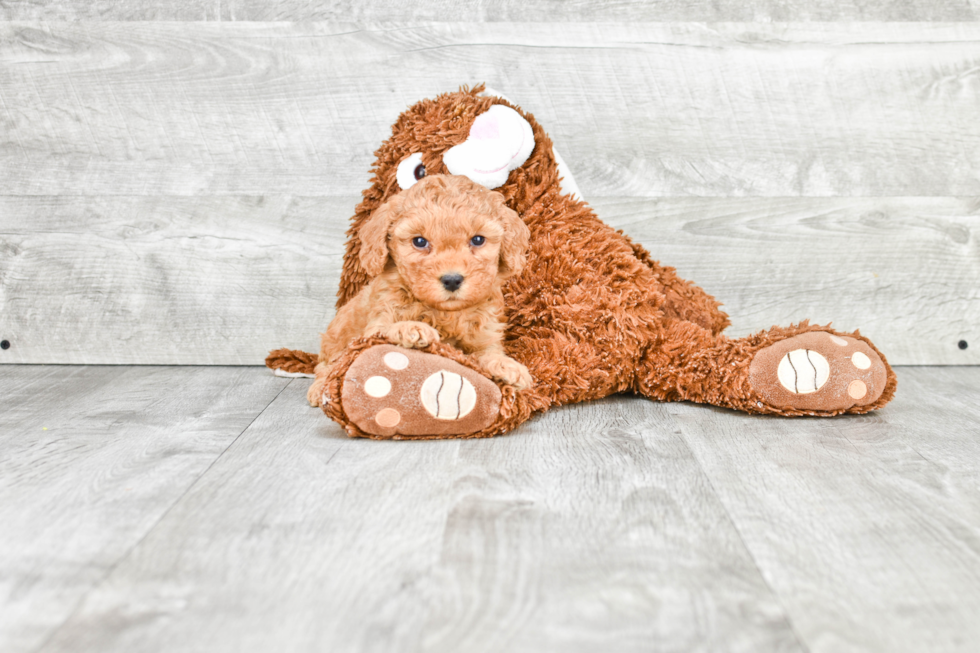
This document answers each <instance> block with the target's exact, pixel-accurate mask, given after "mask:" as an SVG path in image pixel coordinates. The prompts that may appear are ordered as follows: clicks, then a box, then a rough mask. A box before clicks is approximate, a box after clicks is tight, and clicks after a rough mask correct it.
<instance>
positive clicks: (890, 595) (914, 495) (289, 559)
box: [0, 366, 980, 653]
mask: <svg viewBox="0 0 980 653" xmlns="http://www.w3.org/2000/svg"><path fill="white" fill-rule="evenodd" d="M899 380H900V385H899V395H898V397H897V399H896V400H895V401H894V402H893V403H892V404H891V405H890V406H888V407H887V408H886V409H884V410H883V411H880V412H878V413H876V414H873V415H867V416H861V417H848V418H838V419H833V420H818V419H794V420H791V419H778V418H771V417H754V416H747V415H740V414H736V413H733V412H729V411H725V410H720V409H713V408H707V407H702V406H694V405H688V404H657V403H653V402H649V401H646V400H644V399H640V398H635V397H628V396H621V397H614V398H611V399H608V400H605V401H602V402H596V403H593V404H590V405H580V406H571V407H566V408H562V409H558V410H555V411H553V412H551V413H549V414H547V415H544V416H540V417H538V418H537V419H535V420H532V421H531V422H529V423H528V424H526V425H525V426H524V427H522V428H521V429H519V430H518V431H516V432H514V433H513V434H511V435H509V436H507V437H501V438H497V439H493V440H482V441H452V440H449V441H437V442H420V443H412V442H374V441H365V440H350V439H348V438H347V437H346V436H344V435H343V433H342V432H341V430H340V429H339V428H338V427H337V426H336V425H334V424H333V423H331V422H329V421H328V420H327V419H326V418H324V417H323V415H322V414H320V413H319V412H318V411H315V410H311V409H309V408H306V407H305V406H304V402H303V397H304V394H305V387H306V382H305V381H303V380H295V381H289V380H284V379H279V378H275V377H273V376H271V375H269V374H268V373H267V372H266V370H264V369H258V368H214V367H210V368H203V367H197V368H193V367H55V366H51V367H44V366H4V367H2V368H0V396H2V397H3V398H4V409H3V410H2V412H0V650H2V651H4V652H5V653H20V652H28V651H30V652H34V651H39V652H53V651H73V652H75V651H100V652H102V651H126V652H131V651H157V650H159V651H164V650H166V651H201V652H205V651H206V652H208V653H212V652H215V651H268V650H289V651H307V650H309V651H331V652H340V651H467V652H469V651H528V652H541V651H562V652H565V651H750V652H753V653H755V652H764V651H811V652H816V651H827V652H839V651H883V652H885V651H887V652H889V653H894V652H898V651H931V652H935V651H976V650H980V622H978V620H977V619H976V616H977V615H978V614H980V401H978V400H980V368H978V367H919V368H900V369H899Z"/></svg>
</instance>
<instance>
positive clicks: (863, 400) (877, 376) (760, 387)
mask: <svg viewBox="0 0 980 653" xmlns="http://www.w3.org/2000/svg"><path fill="white" fill-rule="evenodd" d="M886 380H887V373H886V370H885V364H884V363H883V362H882V360H881V358H879V356H878V354H876V353H875V351H874V350H873V349H871V347H869V346H868V345H867V343H865V342H863V341H861V340H858V339H856V338H851V337H847V336H837V335H834V334H832V333H827V332H826V331H810V332H808V333H801V334H800V335H797V336H793V337H791V338H787V339H786V340H781V341H780V342H777V343H776V344H774V345H770V346H769V347H766V348H765V349H761V350H759V351H758V352H756V355H755V358H753V359H752V364H751V366H750V367H749V383H750V384H751V386H752V388H753V389H754V390H755V391H756V392H757V393H759V395H760V396H761V397H762V398H763V399H764V400H765V401H766V402H767V403H768V404H769V405H771V406H775V407H779V408H794V409H797V410H805V411H814V412H816V413H837V412H841V411H844V410H847V409H848V408H851V407H853V406H864V405H867V404H870V403H873V402H874V401H875V400H876V399H878V397H880V396H881V393H882V392H883V391H884V389H885V383H886Z"/></svg>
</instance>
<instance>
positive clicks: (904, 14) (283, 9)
mask: <svg viewBox="0 0 980 653" xmlns="http://www.w3.org/2000/svg"><path fill="white" fill-rule="evenodd" d="M978 17H980V11H978V8H977V5H976V4H975V2H973V0H965V1H960V2H933V1H931V0H903V1H902V2H891V1H888V0H876V1H872V2H857V1H855V0H838V1H833V0H810V1H809V2H805V3H804V2H785V1H778V0H741V1H739V0H718V1H715V2H708V1H707V0H695V1H693V2H681V1H679V0H598V1H595V0H542V1H538V2H533V3H527V2H518V1H516V0H427V1H426V2H398V1H396V0H358V1H355V0H278V1H277V2H274V3H270V2H266V1H264V0H178V1H175V2H147V1H143V2H113V1H111V0H92V1H90V2H78V1H77V0H76V1H72V0H2V1H0V19H7V20H42V19H43V20H88V21H93V20H188V21H193V20H223V21H275V20H288V21H304V20H332V21H405V22H409V21H466V22H483V21H486V22H498V21H514V22H546V23H552V22H573V21H624V22H634V21H652V22H659V21H666V20H685V21H752V20H754V21H818V20H819V21H853V20H860V21H961V20H977V18H978Z"/></svg>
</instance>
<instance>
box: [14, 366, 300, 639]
mask: <svg viewBox="0 0 980 653" xmlns="http://www.w3.org/2000/svg"><path fill="white" fill-rule="evenodd" d="M285 385H286V382H285V381H283V380H282V379H276V378H274V377H271V376H270V375H268V374H267V373H266V372H265V371H264V370H258V369H246V370H236V369H228V368H181V369H174V368H123V367H81V368H80V367H63V366H62V367H32V366H5V367H4V368H3V372H2V373H0V397H3V409H2V412H0V451H2V453H0V524H2V525H3V526H2V529H0V530H2V533H3V535H2V536H0V615H2V618H0V650H3V651H4V652H5V653H20V652H22V651H23V652H27V651H35V650H37V648H38V647H39V646H41V645H42V644H43V643H44V642H45V641H46V639H47V638H48V637H50V635H51V634H52V633H53V632H54V630H55V629H56V628H58V627H59V626H60V625H61V624H62V623H63V622H64V621H65V620H66V619H67V618H68V617H69V616H70V615H71V614H72V612H73V611H74V610H75V609H76V607H77V606H78V604H79V602H80V601H81V600H82V598H83V597H84V596H85V595H86V594H87V593H88V592H89V591H90V590H91V589H92V588H93V587H95V586H97V585H98V584H99V583H101V582H102V581H103V579H104V578H105V576H106V575H107V574H108V573H109V572H110V571H111V570H112V568H113V567H114V566H115V565H117V564H118V563H119V562H120V560H122V559H123V558H125V556H126V555H127V554H128V553H129V551H130V550H131V549H132V547H133V546H134V545H135V544H136V543H137V542H139V541H140V540H141V539H142V538H144V537H145V536H146V534H147V533H148V532H150V531H151V529H152V528H153V527H154V525H155V524H156V523H157V522H158V521H159V520H160V518H161V517H162V516H163V515H164V514H165V513H166V512H167V511H168V510H170V508H171V507H172V506H173V505H174V503H175V502H176V501H177V500H178V499H179V498H180V497H181V496H182V495H183V494H184V493H185V492H186V491H187V490H188V488H189V487H191V486H192V485H193V484H194V482H195V481H196V480H197V479H198V478H199V477H200V476H201V475H202V474H203V473H204V471H205V470H206V469H207V468H208V467H209V466H210V465H211V464H212V463H213V462H214V461H215V459H217V458H218V456H219V455H220V454H221V452H222V451H224V450H225V449H226V448H227V447H228V446H229V444H231V443H232V442H233V441H234V440H235V438H236V437H238V436H239V434H241V433H242V431H244V430H245V429H246V427H248V425H249V423H250V422H251V421H252V420H253V419H254V418H255V417H256V416H257V415H258V414H260V413H261V412H262V410H263V409H264V408H265V407H266V406H267V405H268V404H269V403H270V402H271V401H272V400H273V399H274V398H275V397H276V395H277V394H278V393H279V392H280V391H281V390H282V388H283V387H284V386H285Z"/></svg>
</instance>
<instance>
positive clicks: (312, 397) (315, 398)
mask: <svg viewBox="0 0 980 653" xmlns="http://www.w3.org/2000/svg"><path fill="white" fill-rule="evenodd" d="M329 369H330V366H329V365H328V364H327V363H317V366H316V367H315V368H314V369H313V373H314V374H315V375H316V377H315V378H314V379H313V383H312V384H311V385H310V389H309V390H307V391H306V400H307V401H308V402H309V403H310V406H313V407H314V408H319V406H320V400H321V399H322V398H323V390H324V388H326V387H327V372H328V371H329Z"/></svg>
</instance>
